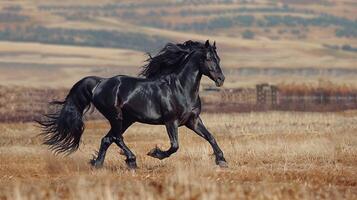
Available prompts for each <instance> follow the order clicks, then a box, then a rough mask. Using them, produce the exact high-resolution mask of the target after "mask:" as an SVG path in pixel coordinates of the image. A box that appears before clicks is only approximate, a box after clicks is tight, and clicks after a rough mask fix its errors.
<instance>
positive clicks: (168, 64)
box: [139, 40, 204, 78]
mask: <svg viewBox="0 0 357 200" xmlns="http://www.w3.org/2000/svg"><path fill="white" fill-rule="evenodd" d="M203 47H204V44H203V43H200V42H194V41H191V40H188V41H186V42H184V43H182V44H181V43H179V44H173V43H168V44H166V45H165V47H164V48H163V49H161V50H160V51H159V53H157V54H156V55H155V56H153V57H152V56H151V55H150V54H149V53H148V55H149V58H148V59H147V60H146V62H147V64H145V65H144V66H143V70H142V71H141V72H140V73H139V75H140V76H144V77H146V78H157V77H160V76H162V75H166V74H170V73H172V72H173V71H174V70H175V67H177V66H178V64H179V63H181V62H182V61H183V60H184V59H185V57H186V55H188V54H189V53H190V52H192V51H193V50H197V49H200V48H203Z"/></svg>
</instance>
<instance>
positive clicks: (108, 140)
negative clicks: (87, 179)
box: [90, 129, 114, 168]
mask: <svg viewBox="0 0 357 200" xmlns="http://www.w3.org/2000/svg"><path fill="white" fill-rule="evenodd" d="M113 141H114V140H113V136H112V129H110V131H109V132H108V133H107V135H106V136H104V137H103V138H102V141H101V144H100V147H99V151H98V155H97V158H96V159H94V158H93V159H92V160H90V164H91V165H93V166H94V167H96V168H100V167H102V166H103V163H104V159H105V154H106V153H107V149H108V148H109V146H110V145H111V144H112V143H113Z"/></svg>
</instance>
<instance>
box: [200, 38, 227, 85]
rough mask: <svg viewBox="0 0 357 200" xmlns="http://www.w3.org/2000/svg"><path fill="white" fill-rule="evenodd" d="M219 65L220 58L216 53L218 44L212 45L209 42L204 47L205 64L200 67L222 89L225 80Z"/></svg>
mask: <svg viewBox="0 0 357 200" xmlns="http://www.w3.org/2000/svg"><path fill="white" fill-rule="evenodd" d="M219 63H220V58H219V56H218V54H217V52H216V42H214V43H213V45H210V43H209V41H208V40H207V41H206V43H205V45H204V54H203V63H202V64H201V66H200V71H201V73H202V74H204V75H206V76H208V77H209V78H210V79H211V80H213V81H214V82H215V83H216V86H217V87H221V86H222V85H223V83H224V79H225V77H224V75H223V72H222V69H221V67H220V65H219Z"/></svg>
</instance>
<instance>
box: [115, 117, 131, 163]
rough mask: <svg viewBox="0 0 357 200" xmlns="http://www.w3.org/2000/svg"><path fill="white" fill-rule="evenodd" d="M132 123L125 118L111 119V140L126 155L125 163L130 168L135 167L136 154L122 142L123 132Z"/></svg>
mask: <svg viewBox="0 0 357 200" xmlns="http://www.w3.org/2000/svg"><path fill="white" fill-rule="evenodd" d="M131 124H132V122H129V121H126V120H124V121H123V120H115V121H111V125H112V130H113V141H114V142H115V143H116V144H117V145H118V146H119V147H120V148H121V149H122V150H123V152H124V155H125V156H126V160H125V162H126V164H127V165H128V167H129V168H130V169H135V168H137V164H136V156H135V155H134V153H133V152H132V151H131V150H130V149H129V147H128V146H126V144H125V143H124V138H123V133H124V131H125V130H126V129H127V128H128V127H129V126H130V125H131Z"/></svg>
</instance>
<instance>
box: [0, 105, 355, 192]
mask: <svg viewBox="0 0 357 200" xmlns="http://www.w3.org/2000/svg"><path fill="white" fill-rule="evenodd" d="M203 119H204V121H205V124H206V125H207V126H208V128H209V129H210V130H211V131H212V132H213V133H214V135H215V136H216V138H217V140H218V143H219V144H220V146H221V148H222V149H223V151H224V152H225V155H226V158H227V160H228V162H229V168H228V169H219V168H217V167H216V166H215V165H214V159H213V156H212V155H211V154H212V150H211V148H210V147H209V145H208V143H206V142H205V141H203V140H202V139H201V138H199V137H198V136H197V135H195V134H193V133H191V132H190V131H188V130H187V129H186V128H180V134H179V136H180V138H179V139H180V140H179V141H180V149H179V151H178V152H177V153H176V154H174V155H173V156H172V157H170V158H168V159H166V160H163V161H159V160H156V159H153V158H151V157H148V156H146V155H145V154H146V152H148V151H149V150H150V149H152V148H153V147H154V146H155V145H159V146H161V147H164V148H167V147H168V145H169V142H168V138H167V135H166V133H165V131H164V128H163V127H161V126H147V125H140V124H135V125H134V126H133V127H131V128H130V129H129V130H128V131H127V133H126V135H125V139H126V141H127V144H128V146H129V147H130V148H131V149H132V150H133V151H134V153H135V154H136V155H137V159H138V165H139V169H138V170H136V171H128V170H127V169H126V167H125V164H124V158H123V156H121V155H120V154H119V150H118V148H117V147H116V146H114V145H113V146H112V147H111V148H110V149H109V151H108V155H107V158H106V162H105V167H104V168H103V169H100V170H95V169H92V168H91V167H90V166H89V165H88V160H89V159H90V158H91V155H92V154H93V153H94V152H95V151H96V150H97V148H98V146H99V142H100V139H101V137H102V136H103V135H104V134H105V132H106V131H107V129H108V126H107V124H106V123H105V122H102V121H89V122H87V129H86V131H85V133H84V136H83V143H82V144H81V147H80V150H79V151H78V152H76V153H75V154H73V155H71V156H69V157H61V156H59V157H55V156H53V155H52V154H51V153H50V152H49V151H48V150H47V148H46V147H45V146H42V145H40V143H41V140H40V138H39V137H37V136H36V135H37V134H38V133H39V130H38V129H37V128H36V127H34V124H32V123H24V124H17V123H12V124H11V123H10V124H0V159H1V162H0V198H1V199H39V198H46V199H53V198H57V199H58V198H60V199H62V198H65V199H78V198H82V199H96V198H103V197H104V198H106V199H120V198H122V197H125V198H127V199H137V198H140V199H217V198H218V199H237V198H247V199H267V198H268V199H287V198H289V199H302V198H305V199H317V198H323V199H342V198H344V199H356V198H357V160H356V157H357V136H356V134H355V133H356V131H357V125H356V123H355V122H356V120H357V113H356V112H355V111H349V112H344V113H324V114H320V113H293V112H267V113H246V114H204V115H203Z"/></svg>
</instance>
